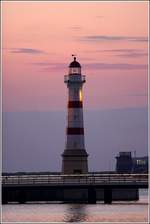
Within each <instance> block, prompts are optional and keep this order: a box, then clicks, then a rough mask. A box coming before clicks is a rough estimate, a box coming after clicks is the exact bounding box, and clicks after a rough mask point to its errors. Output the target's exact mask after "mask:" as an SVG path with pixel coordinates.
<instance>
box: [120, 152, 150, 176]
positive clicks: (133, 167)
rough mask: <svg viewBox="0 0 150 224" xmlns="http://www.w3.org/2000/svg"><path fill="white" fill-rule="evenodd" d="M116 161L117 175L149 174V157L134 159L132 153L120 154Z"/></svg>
mask: <svg viewBox="0 0 150 224" xmlns="http://www.w3.org/2000/svg"><path fill="white" fill-rule="evenodd" d="M116 159H117V162H116V171H117V173H148V156H144V157H132V153H131V152H119V155H118V156H116Z"/></svg>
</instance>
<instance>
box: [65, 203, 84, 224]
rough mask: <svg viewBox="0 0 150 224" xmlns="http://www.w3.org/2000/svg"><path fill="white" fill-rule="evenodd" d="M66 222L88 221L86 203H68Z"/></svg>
mask: <svg viewBox="0 0 150 224" xmlns="http://www.w3.org/2000/svg"><path fill="white" fill-rule="evenodd" d="M66 214H67V215H66V216H65V220H64V221H65V222H79V221H80V222H83V221H86V218H87V212H86V204H68V205H67V207H66Z"/></svg>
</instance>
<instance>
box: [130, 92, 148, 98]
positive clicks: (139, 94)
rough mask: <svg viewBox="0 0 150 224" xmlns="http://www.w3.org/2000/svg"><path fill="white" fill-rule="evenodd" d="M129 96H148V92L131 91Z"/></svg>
mask: <svg viewBox="0 0 150 224" xmlns="http://www.w3.org/2000/svg"><path fill="white" fill-rule="evenodd" d="M127 95H128V96H133V97H134V96H135V97H145V96H146V97H147V96H148V94H147V93H129V94H127Z"/></svg>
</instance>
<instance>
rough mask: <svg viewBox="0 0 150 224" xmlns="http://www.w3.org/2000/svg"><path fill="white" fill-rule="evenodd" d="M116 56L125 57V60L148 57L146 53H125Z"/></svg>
mask: <svg viewBox="0 0 150 224" xmlns="http://www.w3.org/2000/svg"><path fill="white" fill-rule="evenodd" d="M116 56H118V57H126V58H128V57H129V58H139V57H146V56H148V54H147V53H136V52H135V53H134V52H133V53H127V54H118V55H116Z"/></svg>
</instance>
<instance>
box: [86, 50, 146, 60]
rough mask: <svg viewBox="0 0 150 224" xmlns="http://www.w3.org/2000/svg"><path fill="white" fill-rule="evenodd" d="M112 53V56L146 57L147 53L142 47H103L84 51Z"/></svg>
mask: <svg viewBox="0 0 150 224" xmlns="http://www.w3.org/2000/svg"><path fill="white" fill-rule="evenodd" d="M101 52H104V53H105V52H106V53H114V56H118V57H129V58H133V57H146V56H148V53H147V51H146V50H143V49H122V48H121V49H105V50H93V51H86V52H85V53H101ZM116 53H120V54H116Z"/></svg>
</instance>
